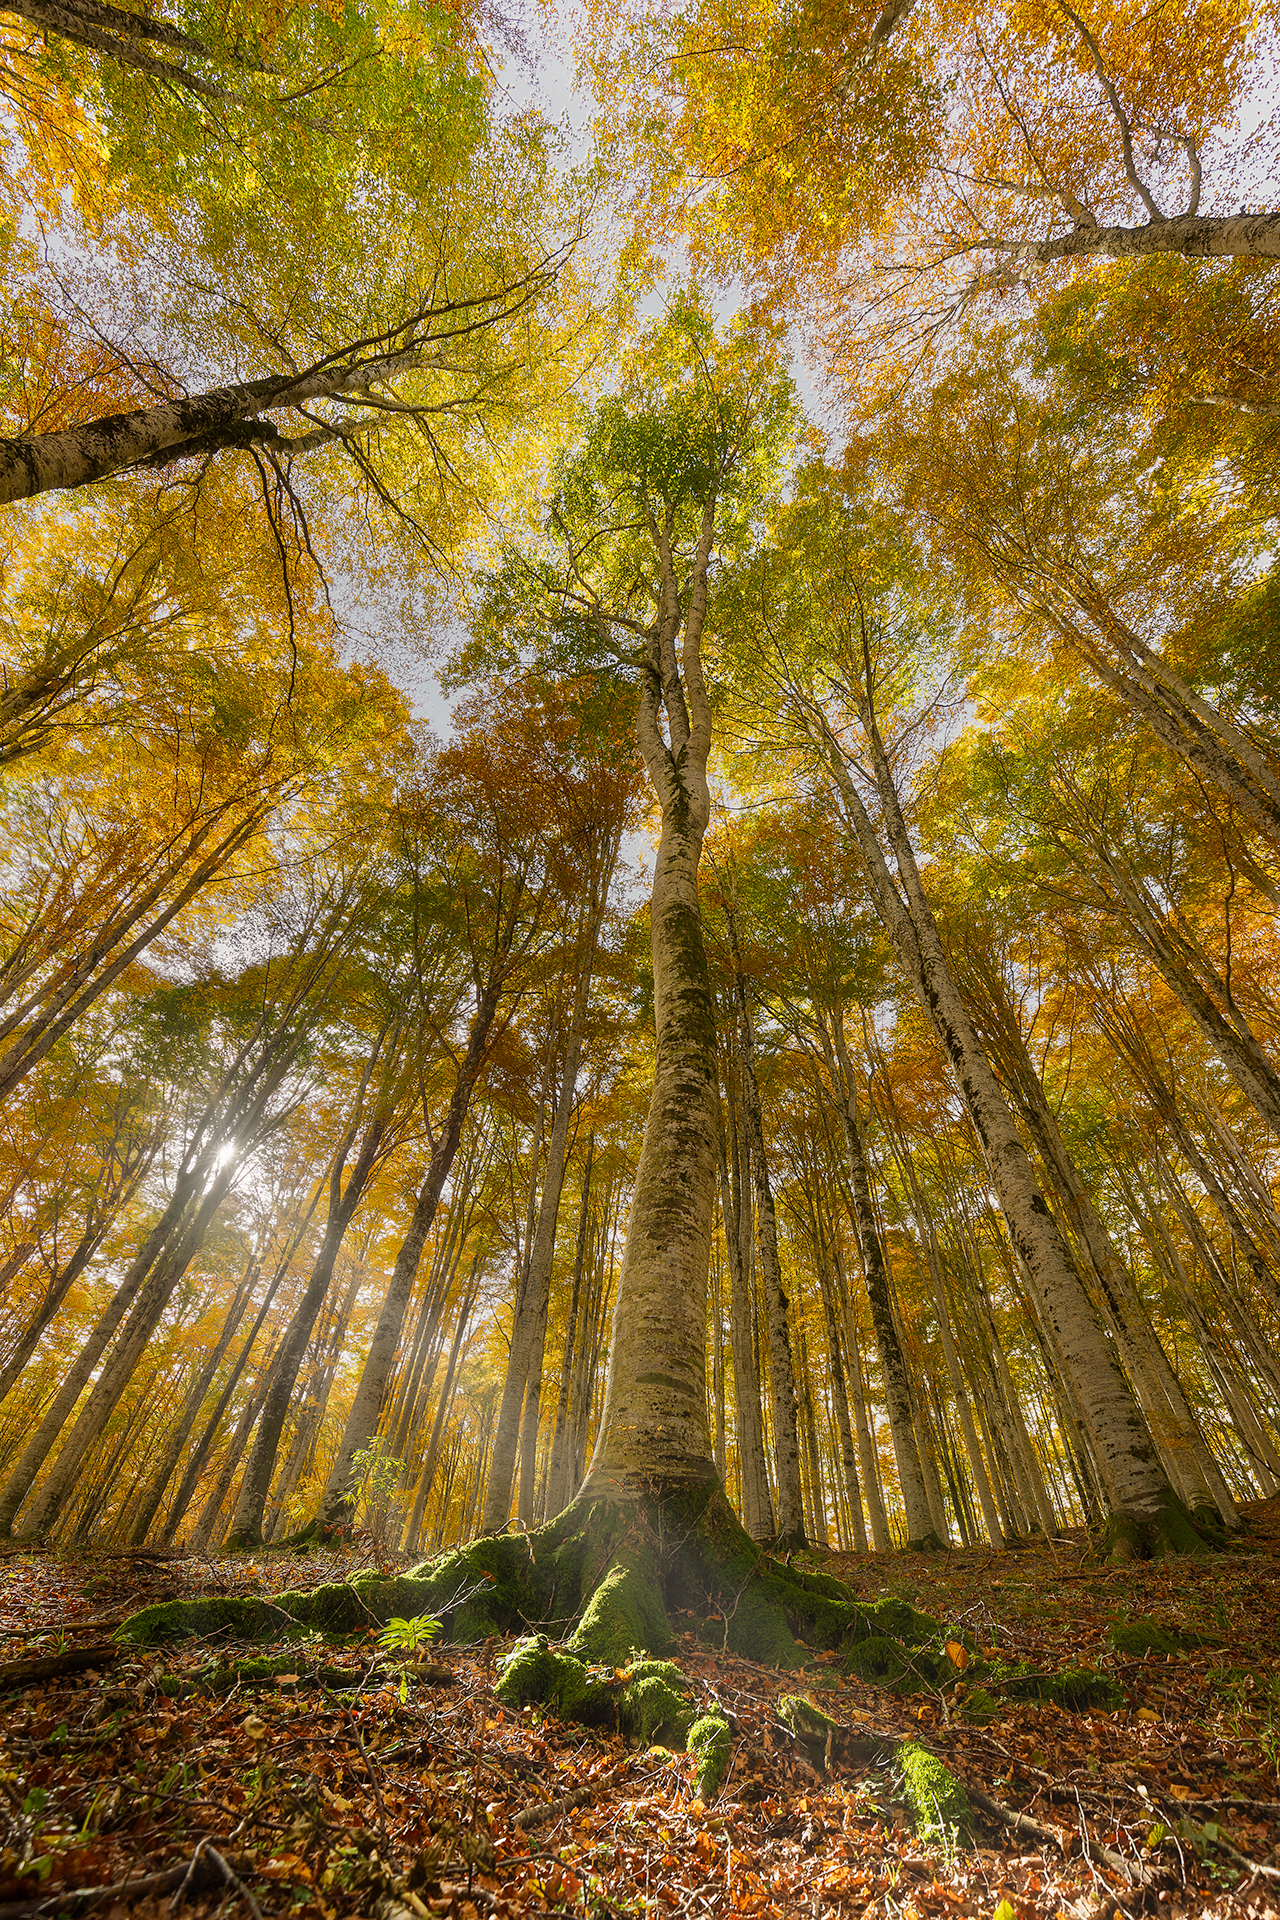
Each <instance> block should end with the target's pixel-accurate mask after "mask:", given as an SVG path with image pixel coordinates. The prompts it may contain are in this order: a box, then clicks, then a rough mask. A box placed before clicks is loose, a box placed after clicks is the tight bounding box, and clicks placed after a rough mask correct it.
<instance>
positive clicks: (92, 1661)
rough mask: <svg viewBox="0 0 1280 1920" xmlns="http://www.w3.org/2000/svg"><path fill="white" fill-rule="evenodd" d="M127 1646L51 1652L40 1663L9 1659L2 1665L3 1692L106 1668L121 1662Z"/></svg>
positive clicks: (0, 1678) (1, 1685)
mask: <svg viewBox="0 0 1280 1920" xmlns="http://www.w3.org/2000/svg"><path fill="white" fill-rule="evenodd" d="M123 1651H124V1649H123V1647H117V1646H113V1645H112V1644H111V1643H110V1642H107V1643H106V1644H104V1645H102V1646H97V1647H77V1648H73V1649H72V1650H71V1651H70V1652H68V1653H49V1654H45V1655H44V1657H43V1658H41V1659H39V1660H8V1661H6V1662H5V1663H4V1664H3V1665H2V1666H0V1691H3V1690H4V1689H6V1688H8V1687H30V1686H34V1685H35V1683H36V1681H37V1680H56V1679H57V1677H58V1675H59V1674H62V1673H82V1672H83V1671H84V1670H85V1669H86V1668H87V1667H105V1666H106V1665H107V1664H108V1663H109V1662H110V1661H112V1660H118V1659H119V1658H120V1655H121V1654H122V1653H123Z"/></svg>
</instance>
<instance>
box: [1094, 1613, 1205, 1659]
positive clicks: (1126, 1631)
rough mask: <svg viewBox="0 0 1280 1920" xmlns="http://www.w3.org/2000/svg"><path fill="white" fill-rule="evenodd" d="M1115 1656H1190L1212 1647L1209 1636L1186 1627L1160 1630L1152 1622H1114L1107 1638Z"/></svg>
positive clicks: (1165, 1627)
mask: <svg viewBox="0 0 1280 1920" xmlns="http://www.w3.org/2000/svg"><path fill="white" fill-rule="evenodd" d="M1107 1638H1108V1639H1109V1640H1110V1642H1111V1644H1112V1646H1113V1647H1114V1648H1115V1650H1116V1652H1117V1653H1132V1654H1144V1653H1191V1652H1193V1651H1194V1650H1195V1648H1196V1647H1211V1646H1213V1645H1214V1644H1215V1642H1214V1640H1213V1637H1212V1635H1211V1634H1207V1633H1195V1632H1193V1631H1191V1630H1190V1629H1188V1628H1186V1627H1170V1626H1162V1625H1160V1624H1159V1623H1158V1622H1157V1621H1154V1620H1117V1621H1116V1622H1115V1623H1114V1625H1113V1626H1112V1628H1111V1631H1110V1633H1109V1634H1108V1635H1107Z"/></svg>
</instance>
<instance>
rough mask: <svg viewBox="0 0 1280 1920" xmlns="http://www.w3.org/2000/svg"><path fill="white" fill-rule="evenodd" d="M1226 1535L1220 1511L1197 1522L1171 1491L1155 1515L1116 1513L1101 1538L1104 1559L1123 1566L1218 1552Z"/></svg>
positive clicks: (1099, 1546) (1098, 1544) (1098, 1548)
mask: <svg viewBox="0 0 1280 1920" xmlns="http://www.w3.org/2000/svg"><path fill="white" fill-rule="evenodd" d="M1224 1538H1225V1534H1224V1529H1223V1527H1222V1523H1221V1519H1220V1517H1219V1516H1218V1515H1217V1513H1216V1511H1215V1514H1214V1517H1213V1520H1212V1522H1210V1521H1208V1520H1201V1521H1200V1522H1197V1520H1196V1519H1195V1518H1193V1516H1192V1515H1191V1514H1190V1513H1189V1512H1188V1511H1187V1509H1186V1507H1185V1506H1184V1505H1183V1504H1182V1502H1181V1500H1179V1498H1178V1496H1177V1495H1176V1494H1175V1493H1173V1492H1172V1491H1169V1492H1167V1493H1166V1494H1165V1496H1164V1498H1163V1500H1162V1501H1161V1503H1160V1505H1159V1506H1158V1507H1157V1508H1156V1510H1155V1512H1154V1513H1143V1514H1137V1513H1113V1514H1112V1515H1111V1516H1110V1518H1109V1519H1108V1520H1107V1523H1106V1525H1105V1526H1104V1527H1103V1529H1102V1532H1101V1534H1100V1536H1099V1538H1098V1542H1097V1547H1096V1551H1097V1553H1098V1555H1099V1557H1100V1558H1102V1559H1104V1560H1108V1561H1110V1562H1111V1563H1112V1564H1113V1565H1116V1566H1123V1565H1125V1564H1126V1563H1127V1562H1129V1561H1131V1560H1161V1559H1163V1558H1164V1557H1165V1556H1166V1555H1167V1554H1183V1553H1190V1554H1196V1555H1203V1554H1207V1553H1216V1552H1218V1551H1219V1550H1220V1549H1221V1547H1222V1545H1223V1542H1224Z"/></svg>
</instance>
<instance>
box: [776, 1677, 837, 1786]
mask: <svg viewBox="0 0 1280 1920" xmlns="http://www.w3.org/2000/svg"><path fill="white" fill-rule="evenodd" d="M775 1712H776V1713H777V1716H778V1718H779V1720H780V1721H781V1722H782V1724H783V1726H784V1727H785V1728H786V1729H787V1731H788V1733H790V1734H791V1736H792V1738H793V1739H794V1740H795V1741H796V1742H797V1744H798V1745H799V1746H800V1747H801V1748H803V1750H804V1754H805V1758H806V1759H807V1760H808V1761H809V1764H810V1766H812V1767H815V1768H816V1769H817V1771H818V1772H819V1773H825V1772H826V1770H827V1768H828V1767H829V1766H830V1765H831V1761H832V1758H833V1756H834V1755H835V1754H836V1752H837V1751H838V1743H839V1737H840V1734H841V1732H842V1729H841V1727H840V1725H839V1723H838V1721H835V1720H833V1719H832V1718H831V1716H830V1714H828V1713H824V1712H823V1710H822V1708H821V1707H820V1706H817V1705H816V1704H815V1702H814V1701H812V1700H807V1699H805V1698H804V1696H803V1695H801V1694H798V1693H784V1694H783V1695H782V1697H781V1699H780V1700H779V1701H778V1704H777V1707H776V1708H775Z"/></svg>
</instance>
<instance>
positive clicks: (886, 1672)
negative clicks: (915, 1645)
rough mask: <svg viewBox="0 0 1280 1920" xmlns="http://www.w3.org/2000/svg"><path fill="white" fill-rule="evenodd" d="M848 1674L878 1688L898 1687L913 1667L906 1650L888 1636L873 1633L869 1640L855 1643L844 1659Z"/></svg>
mask: <svg viewBox="0 0 1280 1920" xmlns="http://www.w3.org/2000/svg"><path fill="white" fill-rule="evenodd" d="M844 1664H845V1669H846V1671H847V1672H849V1673H852V1674H854V1675H855V1676H856V1677H857V1679H859V1680H868V1681H870V1682H871V1684H872V1685H873V1686H877V1687H897V1686H899V1685H900V1684H901V1682H902V1681H903V1680H905V1679H907V1677H908V1675H909V1672H910V1668H909V1664H908V1660H907V1655H906V1652H905V1650H904V1649H903V1647H902V1646H901V1645H900V1644H899V1642H898V1641H896V1640H890V1639H888V1638H887V1636H886V1635H884V1634H881V1633H873V1634H872V1635H871V1636H870V1638H869V1639H866V1640H855V1642H854V1644H853V1645H852V1646H851V1647H850V1648H849V1649H848V1651H847V1652H846V1654H845V1656H844Z"/></svg>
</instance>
